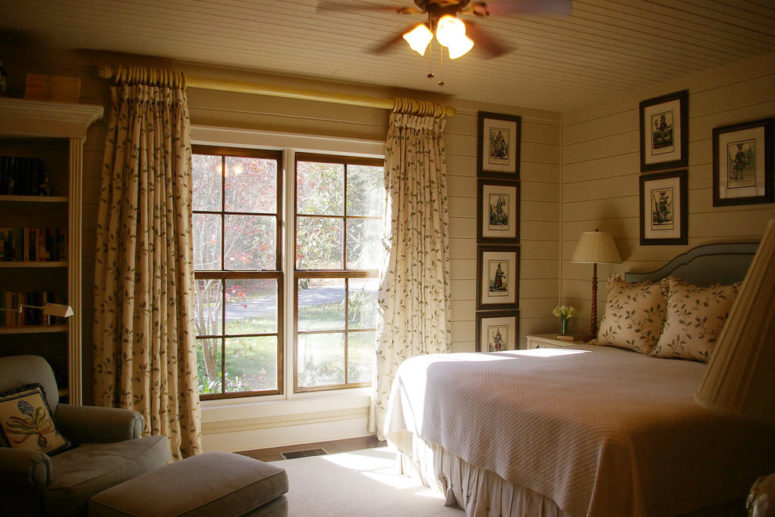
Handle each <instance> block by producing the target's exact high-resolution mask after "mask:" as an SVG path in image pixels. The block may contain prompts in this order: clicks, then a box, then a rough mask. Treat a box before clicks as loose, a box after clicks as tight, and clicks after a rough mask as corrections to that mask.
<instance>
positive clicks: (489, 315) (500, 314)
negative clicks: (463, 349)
mask: <svg viewBox="0 0 775 517" xmlns="http://www.w3.org/2000/svg"><path fill="white" fill-rule="evenodd" d="M495 318H514V325H513V337H514V344H513V346H512V345H511V344H510V343H508V341H507V342H506V348H504V350H518V349H519V311H517V310H511V311H488V312H477V313H476V351H477V352H482V351H483V350H482V346H486V345H487V343H486V342H485V343H482V323H483V320H487V319H495ZM489 351H490V350H489V347H487V350H484V352H489Z"/></svg>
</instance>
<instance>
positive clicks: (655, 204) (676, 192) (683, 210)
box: [640, 170, 688, 246]
mask: <svg viewBox="0 0 775 517" xmlns="http://www.w3.org/2000/svg"><path fill="white" fill-rule="evenodd" d="M686 178H687V173H686V170H681V171H675V172H661V173H658V174H648V175H645V176H641V177H640V243H641V245H643V246H648V245H650V244H686V243H687V235H688V233H687V228H686V226H687V219H688V218H687V213H688V207H687V197H688V195H687V190H688V188H687V185H686Z"/></svg>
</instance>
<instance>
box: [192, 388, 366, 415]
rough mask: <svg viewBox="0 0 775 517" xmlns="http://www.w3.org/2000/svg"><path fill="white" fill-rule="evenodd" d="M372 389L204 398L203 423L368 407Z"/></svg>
mask: <svg viewBox="0 0 775 517" xmlns="http://www.w3.org/2000/svg"><path fill="white" fill-rule="evenodd" d="M371 391H372V389H371V388H354V389H350V390H337V391H336V392H314V393H298V394H293V395H292V396H291V398H285V396H283V395H277V396H275V397H245V398H238V399H235V398H232V399H220V400H203V401H202V402H201V408H202V423H203V424H211V423H215V422H226V421H230V420H245V419H253V418H268V417H282V416H292V415H302V414H305V413H319V412H321V411H341V410H348V409H360V408H368V407H369V403H370V396H371Z"/></svg>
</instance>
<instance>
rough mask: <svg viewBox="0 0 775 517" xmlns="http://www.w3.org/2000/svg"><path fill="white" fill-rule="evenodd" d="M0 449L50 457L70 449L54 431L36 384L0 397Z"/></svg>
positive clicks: (41, 390)
mask: <svg viewBox="0 0 775 517" xmlns="http://www.w3.org/2000/svg"><path fill="white" fill-rule="evenodd" d="M0 446H2V447H11V448H18V449H30V450H37V451H41V452H43V453H46V454H49V455H52V454H56V453H58V452H62V451H64V450H65V449H68V448H70V443H69V442H68V441H67V440H65V438H64V437H63V436H62V435H61V434H59V433H58V432H57V430H56V428H55V427H54V421H53V419H52V418H51V412H50V411H49V409H48V405H47V404H46V398H45V397H44V396H43V388H42V387H41V386H40V385H39V384H32V385H29V386H24V387H23V388H21V389H19V390H16V391H15V392H10V393H4V394H2V395H0Z"/></svg>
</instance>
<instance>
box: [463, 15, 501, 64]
mask: <svg viewBox="0 0 775 517" xmlns="http://www.w3.org/2000/svg"><path fill="white" fill-rule="evenodd" d="M465 24H466V36H468V37H469V38H471V39H472V40H474V48H479V49H481V50H484V51H485V52H487V54H489V57H491V58H492V57H498V56H502V55H503V54H507V53H508V52H510V51H511V49H510V48H509V47H507V46H506V45H504V44H503V43H500V42H498V41H496V40H495V39H494V38H493V37H492V36H490V35H489V34H487V33H486V32H485V31H483V30H482V29H480V28H479V26H478V25H476V24H475V23H471V22H465Z"/></svg>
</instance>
